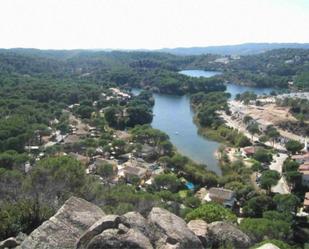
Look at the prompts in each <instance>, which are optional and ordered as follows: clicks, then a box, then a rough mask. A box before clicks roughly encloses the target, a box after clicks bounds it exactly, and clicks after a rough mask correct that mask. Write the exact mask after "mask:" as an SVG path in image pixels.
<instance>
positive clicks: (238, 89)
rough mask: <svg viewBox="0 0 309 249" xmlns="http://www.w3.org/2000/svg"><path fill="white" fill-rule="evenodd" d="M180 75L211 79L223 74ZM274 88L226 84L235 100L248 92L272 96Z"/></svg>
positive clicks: (207, 72)
mask: <svg viewBox="0 0 309 249" xmlns="http://www.w3.org/2000/svg"><path fill="white" fill-rule="evenodd" d="M179 73H180V74H184V75H187V76H190V77H205V78H209V77H212V76H216V75H220V74H221V72H217V71H204V70H182V71H179ZM273 90H274V88H271V87H252V86H242V85H238V84H234V83H229V84H226V92H229V93H230V94H231V98H235V96H236V94H238V93H243V92H246V91H250V92H255V93H256V94H258V95H263V94H266V95H268V94H270V93H271V92H272V91H273Z"/></svg>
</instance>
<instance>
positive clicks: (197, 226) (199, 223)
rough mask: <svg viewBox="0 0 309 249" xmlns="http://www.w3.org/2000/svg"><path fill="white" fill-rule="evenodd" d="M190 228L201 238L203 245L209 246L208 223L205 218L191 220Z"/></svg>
mask: <svg viewBox="0 0 309 249" xmlns="http://www.w3.org/2000/svg"><path fill="white" fill-rule="evenodd" d="M187 226H188V228H189V229H190V230H191V231H192V232H193V233H194V234H195V235H196V236H197V237H198V238H199V239H200V241H201V242H202V244H203V246H204V247H206V246H207V223H206V222H205V221H204V220H191V221H190V222H189V223H188V224H187Z"/></svg>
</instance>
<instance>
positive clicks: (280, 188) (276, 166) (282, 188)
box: [269, 153, 290, 194]
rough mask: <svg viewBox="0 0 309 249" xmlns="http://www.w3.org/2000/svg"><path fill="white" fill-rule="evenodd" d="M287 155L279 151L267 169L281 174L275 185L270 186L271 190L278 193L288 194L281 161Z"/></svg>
mask: <svg viewBox="0 0 309 249" xmlns="http://www.w3.org/2000/svg"><path fill="white" fill-rule="evenodd" d="M287 157H288V155H287V154H283V153H279V157H277V156H275V157H274V160H273V161H272V163H271V164H270V166H269V169H271V170H276V171H277V172H278V173H279V174H280V175H281V178H280V180H279V181H278V183H277V185H276V186H273V187H272V188H271V191H272V192H273V193H279V194H289V193H290V190H289V186H288V184H287V182H286V180H285V178H284V176H282V166H283V162H284V161H285V159H287Z"/></svg>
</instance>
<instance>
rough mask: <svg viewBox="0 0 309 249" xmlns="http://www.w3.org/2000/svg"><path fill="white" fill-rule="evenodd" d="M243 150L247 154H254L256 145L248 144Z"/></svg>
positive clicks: (248, 155)
mask: <svg viewBox="0 0 309 249" xmlns="http://www.w3.org/2000/svg"><path fill="white" fill-rule="evenodd" d="M242 150H243V153H244V155H245V156H247V157H250V156H253V154H254V153H255V151H256V148H255V147H254V146H248V147H245V148H243V149H242Z"/></svg>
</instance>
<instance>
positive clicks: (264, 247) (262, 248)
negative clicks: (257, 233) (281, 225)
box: [256, 243, 280, 249]
mask: <svg viewBox="0 0 309 249" xmlns="http://www.w3.org/2000/svg"><path fill="white" fill-rule="evenodd" d="M256 249H280V248H279V247H278V246H276V245H274V244H272V243H266V244H264V245H262V246H260V247H258V248H256Z"/></svg>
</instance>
